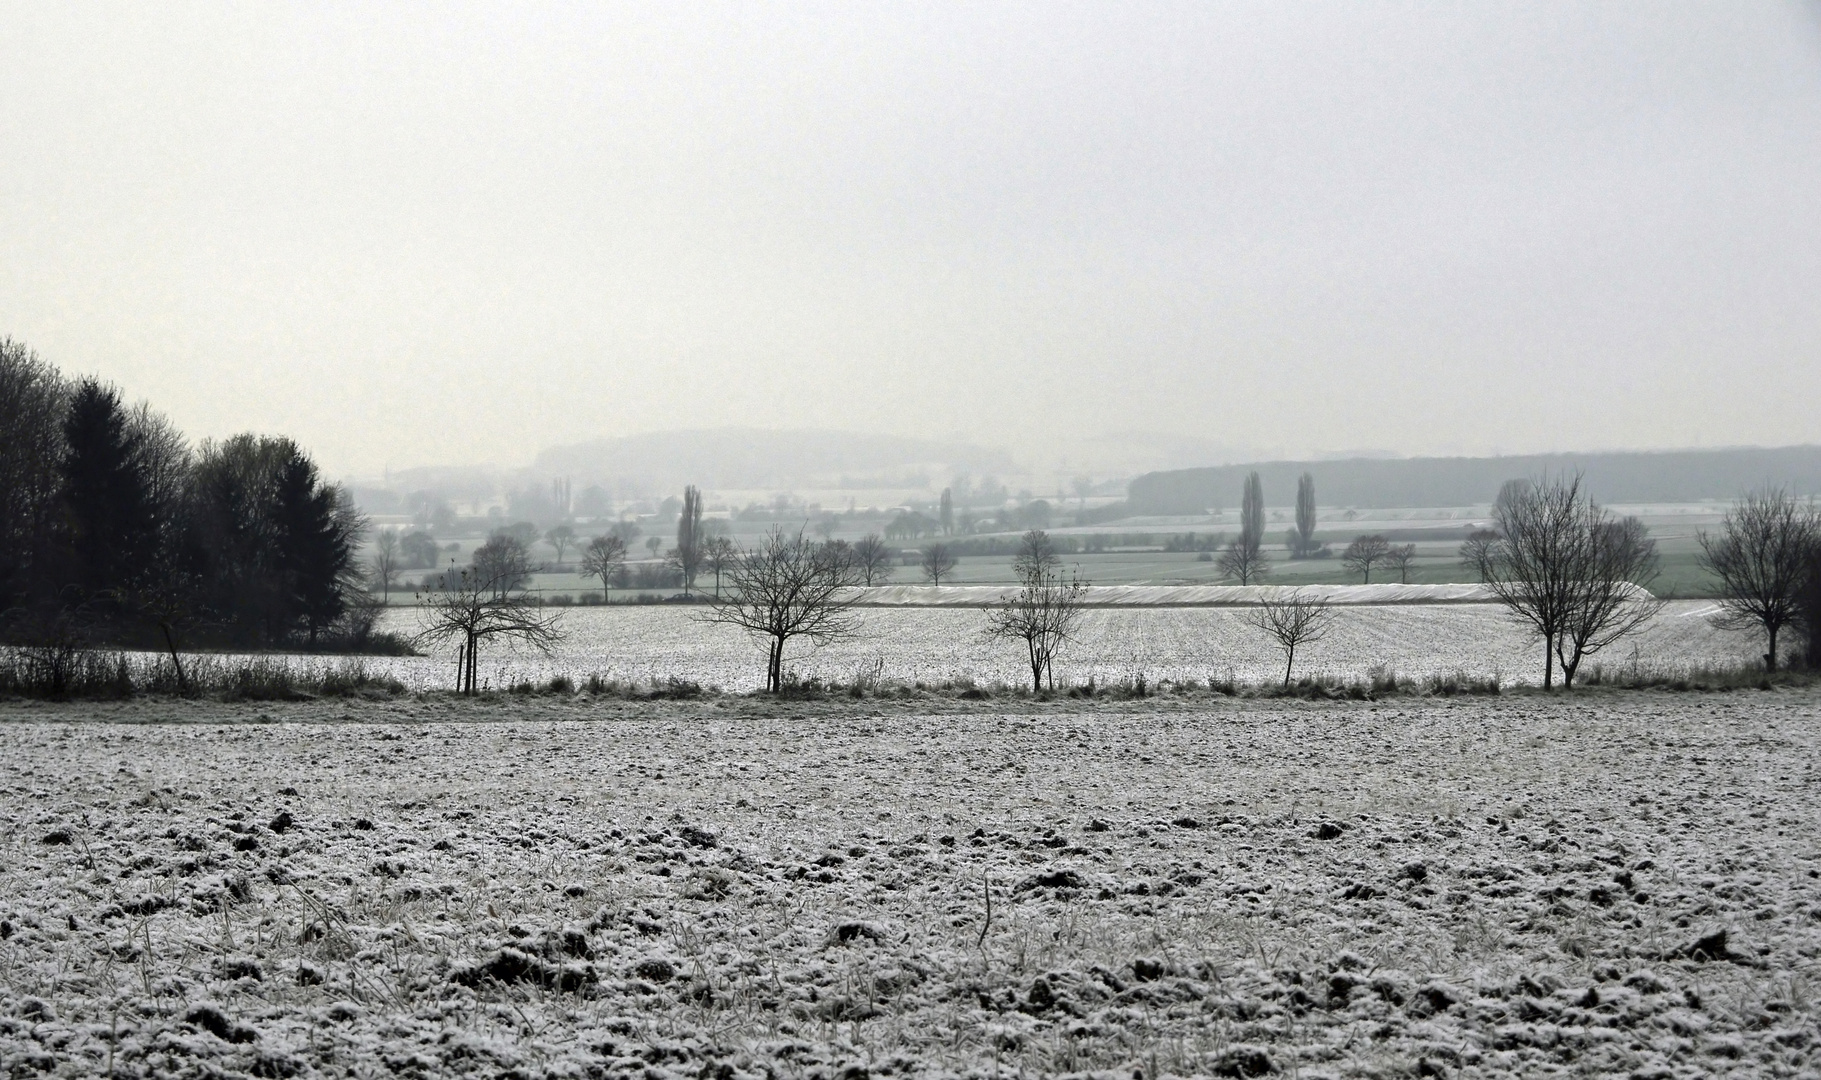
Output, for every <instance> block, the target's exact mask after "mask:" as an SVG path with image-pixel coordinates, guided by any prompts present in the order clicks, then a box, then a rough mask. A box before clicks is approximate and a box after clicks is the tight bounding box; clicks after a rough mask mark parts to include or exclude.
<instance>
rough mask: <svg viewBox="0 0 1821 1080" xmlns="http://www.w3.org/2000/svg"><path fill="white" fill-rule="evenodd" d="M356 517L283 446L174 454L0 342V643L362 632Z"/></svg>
mask: <svg viewBox="0 0 1821 1080" xmlns="http://www.w3.org/2000/svg"><path fill="white" fill-rule="evenodd" d="M363 528H364V523H363V521H362V519H361V517H360V515H359V514H358V513H357V512H356V511H355V510H354V508H353V505H352V504H351V503H350V501H349V500H348V498H347V496H346V494H345V493H344V492H343V491H342V489H341V488H340V487H338V486H337V485H334V484H330V483H327V482H325V481H324V480H323V478H322V476H321V475H320V473H319V471H318V470H317V467H316V465H315V463H314V462H312V461H311V460H310V457H309V455H308V454H306V453H304V452H303V450H302V449H300V448H299V447H298V446H297V444H295V443H293V442H292V441H291V440H289V439H284V438H271V437H264V436H256V435H237V436H235V437H233V438H231V439H227V440H225V441H221V442H212V441H205V442H203V443H202V444H201V445H200V446H197V447H194V448H192V447H191V446H190V445H189V444H188V443H187V442H186V441H185V439H184V438H183V436H182V435H181V434H180V433H179V432H178V431H177V430H176V428H175V427H173V426H172V425H171V423H170V422H169V421H168V420H167V419H166V418H165V417H163V416H162V415H160V414H159V413H157V412H155V411H153V410H152V409H151V408H150V407H149V406H146V405H138V406H128V405H126V404H125V403H124V402H122V400H121V397H120V394H119V392H118V391H117V390H115V389H114V388H113V387H111V386H107V385H104V384H102V383H101V382H99V381H97V380H95V379H92V378H91V379H82V380H77V381H71V380H68V379H65V378H64V377H63V376H62V375H61V374H60V373H58V372H57V370H56V369H55V368H53V367H52V366H50V365H49V364H47V363H44V362H43V361H41V360H40V359H38V357H37V356H36V355H34V354H33V353H32V352H31V351H30V350H29V349H27V348H26V347H25V346H24V345H22V344H20V343H18V342H16V341H13V340H11V339H5V338H0V638H3V639H4V640H6V641H8V642H11V643H18V644H31V643H42V642H45V641H48V640H51V639H60V640H69V639H80V640H84V641H90V642H94V643H104V642H105V643H120V644H129V643H138V644H147V645H152V646H154V647H162V648H169V649H171V650H173V651H175V650H176V649H177V648H178V647H180V644H182V645H189V644H224V645H237V646H250V647H279V646H287V647H288V646H302V647H317V646H319V645H323V644H328V643H330V639H337V638H347V637H349V636H351V635H358V634H361V633H364V630H365V629H366V628H367V626H370V616H367V617H366V618H367V622H366V623H365V624H362V625H357V624H359V623H360V618H361V617H362V610H361V609H362V604H361V603H360V600H361V596H362V593H361V588H360V581H359V574H358V568H357V566H356V561H355V556H356V550H357V548H358V545H359V542H360V538H361V532H362V530H363Z"/></svg>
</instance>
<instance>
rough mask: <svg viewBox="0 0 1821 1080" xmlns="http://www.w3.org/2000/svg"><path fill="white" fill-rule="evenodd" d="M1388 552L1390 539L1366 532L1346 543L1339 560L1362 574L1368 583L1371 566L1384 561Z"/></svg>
mask: <svg viewBox="0 0 1821 1080" xmlns="http://www.w3.org/2000/svg"><path fill="white" fill-rule="evenodd" d="M1390 554H1391V541H1389V540H1387V539H1385V537H1384V536H1383V535H1381V534H1379V533H1368V534H1366V535H1365V536H1356V537H1354V538H1353V542H1352V543H1351V544H1348V545H1347V550H1346V551H1344V552H1342V553H1341V557H1340V562H1341V565H1342V566H1345V567H1346V568H1347V569H1349V570H1351V571H1353V572H1354V573H1356V574H1361V575H1363V576H1364V578H1365V582H1366V584H1368V585H1370V584H1372V568H1373V567H1374V566H1377V565H1378V564H1379V563H1382V562H1384V561H1385V560H1386V559H1387V558H1388V557H1389V556H1390Z"/></svg>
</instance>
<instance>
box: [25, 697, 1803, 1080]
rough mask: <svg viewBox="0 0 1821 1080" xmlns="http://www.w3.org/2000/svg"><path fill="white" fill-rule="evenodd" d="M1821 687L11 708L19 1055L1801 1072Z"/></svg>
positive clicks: (373, 1064)
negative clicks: (931, 700) (1031, 706)
mask: <svg viewBox="0 0 1821 1080" xmlns="http://www.w3.org/2000/svg"><path fill="white" fill-rule="evenodd" d="M1818 706H1821V699H1818V698H1817V695H1816V694H1815V693H1813V692H1772V693H1758V692H1751V693H1744V694H1715V695H1680V696H1678V695H1670V694H1655V693H1650V694H1644V693H1634V694H1625V695H1609V694H1603V695H1595V696H1591V697H1579V698H1569V699H1562V700H1555V699H1544V698H1541V697H1538V696H1520V697H1517V698H1506V699H1475V700H1471V701H1463V700H1457V701H1448V702H1404V701H1400V702H1396V703H1391V704H1381V705H1373V704H1367V703H1356V704H1326V705H1319V706H1314V705H1296V704H1292V705H1287V706H1285V705H1272V706H1261V705H1256V704H1247V703H1235V704H1232V705H1224V706H1213V707H1210V706H1207V705H1205V704H1204V705H1192V706H1172V705H1169V704H1167V703H1166V704H1159V705H1156V706H1155V707H1154V708H1152V709H1150V710H1149V711H1145V712H1134V711H1129V710H1125V709H1121V708H1117V707H1087V708H1085V709H1083V708H1081V707H1079V706H1070V705H1067V704H1061V703H1059V704H1056V705H1053V706H1042V707H1038V708H1037V709H1036V711H1033V712H1031V713H1030V714H1028V715H999V714H992V713H986V712H976V713H964V714H958V715H943V716H933V715H927V714H924V713H920V712H918V711H916V710H917V709H918V708H919V707H920V706H919V705H918V703H917V702H915V701H911V702H908V703H892V702H880V701H868V702H865V703H863V704H862V703H857V704H856V705H855V706H853V707H852V708H846V707H842V706H840V705H836V704H815V703H797V704H792V703H784V704H782V705H781V706H779V707H776V708H774V707H772V706H770V705H768V704H766V703H764V702H755V701H750V700H726V699H724V700H722V701H719V702H713V703H706V704H701V705H688V704H677V703H669V704H665V703H646V704H642V705H627V704H625V703H620V702H595V703H590V702H587V701H585V700H574V701H568V702H552V701H551V700H549V699H530V700H524V699H518V700H511V701H504V700H502V701H492V702H487V701H482V702H471V703H463V702H455V701H451V700H449V699H423V700H407V701H398V702H390V703H382V704H356V705H353V706H349V705H346V704H342V703H327V702H325V703H311V704H294V705H259V706H230V705H220V704H208V703H201V704H197V703H181V702H178V703H158V702H137V703H129V704H124V705H105V706H59V707H46V706H32V705H12V706H7V707H6V710H7V711H6V713H5V714H4V715H5V719H6V720H7V721H8V722H6V723H4V724H0V759H3V760H4V761H5V762H6V763H7V771H6V773H5V774H4V776H3V777H0V785H4V786H0V1074H4V1075H9V1076H18V1075H32V1074H37V1073H44V1074H51V1075H66V1076H91V1075H104V1074H106V1073H107V1072H108V1071H109V1070H111V1071H112V1073H113V1074H114V1075H119V1076H160V1077H164V1076H171V1077H175V1076H203V1075H211V1076H237V1075H238V1076H319V1075H320V1076H341V1075H372V1074H379V1073H402V1074H405V1075H416V1076H443V1075H475V1076H499V1075H516V1076H523V1077H542V1076H552V1077H555V1076H615V1075H640V1076H653V1075H655V1076H679V1077H682V1076H688V1077H700V1076H722V1077H747V1076H751V1077H758V1076H779V1075H800V1076H818V1075H819V1076H826V1077H838V1076H871V1075H879V1076H884V1075H908V1076H924V1075H927V1076H951V1075H953V1076H959V1075H969V1076H984V1075H988V1074H993V1073H998V1074H1007V1075H1010V1074H1024V1075H1066V1074H1078V1075H1087V1074H1098V1075H1107V1076H1112V1075H1118V1076H1122V1077H1129V1076H1132V1075H1134V1074H1135V1073H1142V1074H1143V1075H1144V1076H1147V1077H1149V1076H1156V1075H1238V1076H1245V1075H1263V1074H1266V1073H1276V1074H1281V1075H1300V1076H1305V1077H1309V1076H1316V1077H1319V1076H1340V1075H1381V1076H1391V1075H1448V1076H1457V1075H1458V1076H1491V1075H1499V1076H1537V1075H1550V1074H1557V1073H1561V1074H1568V1073H1574V1074H1577V1075H1646V1076H1648V1075H1663V1076H1681V1075H1689V1076H1694V1075H1721V1074H1728V1073H1737V1074H1739V1075H1801V1074H1802V1072H1803V1070H1806V1069H1812V1066H1813V1061H1814V1054H1815V1053H1816V1044H1817V1040H1818V1039H1821V1029H1818V1027H1817V1023H1818V1021H1821V999H1818V998H1817V996H1816V995H1815V994H1814V992H1813V987H1814V985H1815V979H1816V978H1817V977H1818V976H1821V968H1818V965H1821V777H1818V776H1817V773H1816V770H1815V766H1814V761H1815V751H1816V749H1817V746H1816V740H1817V736H1816V732H1817V720H1821V715H1818V714H1821V707H1818ZM946 707H951V708H952V707H953V704H952V703H950V704H949V705H948V706H946ZM349 710H352V711H349ZM157 721H173V722H168V723H158V722H157ZM989 896H990V898H991V917H990V920H989V918H988V916H987V911H988V908H987V904H988V897H989Z"/></svg>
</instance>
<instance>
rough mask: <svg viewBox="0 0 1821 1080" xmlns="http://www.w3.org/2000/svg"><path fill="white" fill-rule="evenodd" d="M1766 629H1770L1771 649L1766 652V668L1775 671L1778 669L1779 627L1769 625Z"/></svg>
mask: <svg viewBox="0 0 1821 1080" xmlns="http://www.w3.org/2000/svg"><path fill="white" fill-rule="evenodd" d="M1765 629H1767V630H1769V631H1770V651H1768V652H1766V653H1765V654H1764V670H1765V671H1775V670H1777V628H1776V627H1775V626H1768V627H1765Z"/></svg>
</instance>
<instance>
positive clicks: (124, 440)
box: [59, 379, 159, 609]
mask: <svg viewBox="0 0 1821 1080" xmlns="http://www.w3.org/2000/svg"><path fill="white" fill-rule="evenodd" d="M63 442H64V453H63V460H62V462H61V466H60V469H59V472H60V474H61V479H62V484H63V490H62V501H63V530H64V535H65V543H66V544H67V558H68V560H69V562H68V569H67V574H66V581H67V582H68V584H70V585H72V586H74V587H75V589H76V592H77V595H78V596H79V597H80V598H81V599H82V600H84V601H86V602H89V603H92V604H97V605H100V606H103V607H109V608H115V609H118V607H119V606H120V604H121V602H122V601H123V599H124V598H125V597H126V596H127V594H129V593H131V592H132V591H133V590H134V589H135V588H136V587H137V586H138V585H139V584H140V583H142V582H143V581H145V580H147V579H148V578H149V576H150V574H151V573H152V571H153V569H154V568H155V566H156V563H157V559H158V554H159V552H158V547H159V521H158V515H157V507H156V506H155V505H154V503H153V499H152V494H151V490H150V477H148V475H147V473H146V468H145V463H144V461H143V457H142V455H141V453H140V445H139V438H138V436H137V435H136V433H135V432H134V431H133V430H132V428H131V426H130V425H129V424H128V417H127V413H126V410H124V409H122V408H121V406H120V395H119V394H118V393H116V392H115V391H114V390H113V389H112V388H111V387H105V386H102V385H101V384H100V383H99V382H96V381H95V380H94V379H85V380H83V381H82V383H81V384H80V385H78V386H77V388H76V392H75V394H74V395H73V396H72V397H71V399H70V404H69V411H68V412H67V413H66V414H65V416H64V421H63Z"/></svg>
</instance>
